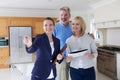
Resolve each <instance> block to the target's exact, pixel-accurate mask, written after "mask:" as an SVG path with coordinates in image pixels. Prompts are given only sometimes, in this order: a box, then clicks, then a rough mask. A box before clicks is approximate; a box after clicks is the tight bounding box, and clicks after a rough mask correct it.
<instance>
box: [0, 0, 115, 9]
mask: <svg viewBox="0 0 120 80" xmlns="http://www.w3.org/2000/svg"><path fill="white" fill-rule="evenodd" d="M110 1H111V0H0V8H9V9H10V8H12V9H14V8H15V9H41V10H58V9H59V8H60V7H61V6H69V7H70V8H71V9H72V10H88V9H91V8H93V7H94V6H93V5H95V4H97V3H100V2H110ZM112 1H113V0H112Z"/></svg>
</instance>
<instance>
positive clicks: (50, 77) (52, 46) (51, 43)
mask: <svg viewBox="0 0 120 80" xmlns="http://www.w3.org/2000/svg"><path fill="white" fill-rule="evenodd" d="M50 46H51V50H52V54H53V52H54V44H53V42H50ZM52 78H54V75H53V69H51V72H50V75H49V76H48V78H47V79H52Z"/></svg>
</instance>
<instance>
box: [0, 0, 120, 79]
mask: <svg viewBox="0 0 120 80" xmlns="http://www.w3.org/2000/svg"><path fill="white" fill-rule="evenodd" d="M50 1H53V0H49V2H50ZM58 1H59V0H58ZM86 1H88V0H86ZM103 1H104V4H103V3H102V4H101V5H98V4H96V5H93V6H95V7H94V11H93V12H91V11H88V13H87V12H85V11H82V12H79V11H75V10H71V12H72V18H73V17H74V16H76V15H81V16H83V17H84V18H85V21H86V23H87V25H88V26H89V25H90V24H91V22H90V21H91V19H93V18H92V17H91V15H92V16H93V15H94V16H93V17H94V22H93V23H94V25H93V24H92V25H93V26H94V27H95V28H92V29H91V27H88V28H87V31H86V32H92V33H94V32H95V30H96V31H98V33H99V34H97V35H95V36H98V35H99V37H97V38H96V44H97V45H98V46H102V45H115V46H117V47H118V46H120V37H119V34H120V9H119V7H120V1H119V0H110V1H109V2H107V0H103ZM66 2H67V1H66ZM25 3H26V4H27V2H25ZM105 3H106V4H105ZM0 4H1V5H3V3H2V2H1V3H0ZM4 4H5V3H4ZM99 4H100V2H99ZM16 5H17V4H14V5H12V6H11V7H10V8H8V7H9V6H7V7H1V8H0V9H1V10H0V16H1V17H0V22H1V23H0V36H1V37H6V38H5V39H8V36H9V31H6V32H2V31H4V30H6V28H7V29H9V28H8V27H6V26H32V27H33V30H32V35H33V36H35V35H36V34H37V33H42V30H41V29H40V32H39V31H38V27H36V26H40V25H42V23H39V22H40V21H42V20H43V19H41V18H40V19H39V17H46V16H52V17H54V18H55V19H56V18H58V16H59V14H57V13H59V12H58V11H59V10H58V9H59V8H58V9H57V10H52V11H49V10H48V12H49V14H48V12H47V10H43V9H42V10H38V9H35V10H30V9H28V8H26V9H27V10H28V11H26V9H23V8H15V9H13V7H14V6H16ZM21 5H22V3H21ZM33 5H34V4H33ZM49 5H50V4H49ZM66 5H67V4H66ZM26 7H28V6H26ZM44 7H45V6H44ZM34 8H35V7H34ZM70 8H71V7H70ZM73 11H74V12H73ZM28 12H29V14H28ZM53 14H54V15H53ZM4 16H8V17H4ZM6 22H7V24H6ZM1 26H2V27H1ZM3 26H5V28H3ZM6 48H7V50H5V51H6V53H9V50H10V47H9V45H8V46H5V49H6ZM2 51H3V52H4V49H3V47H2V48H1V49H0V53H2ZM118 54H119V53H118ZM6 55H8V54H6ZM33 58H34V55H33ZM7 59H8V58H7ZM6 61H7V60H6ZM7 63H8V64H9V60H8V61H7ZM25 65H26V64H25ZM17 66H21V68H19V67H18V69H19V70H20V71H21V72H22V73H25V74H26V75H28V74H30V73H29V72H28V71H29V70H26V69H28V67H30V68H29V69H31V68H32V66H27V65H26V67H23V65H22V64H18V65H17ZM7 67H8V66H7ZM12 67H13V68H14V67H16V65H15V66H14V65H12ZM25 70H26V71H25ZM1 72H2V71H1ZM13 72H16V71H14V70H13ZM18 74H19V73H18ZM98 74H100V73H98ZM119 74H120V73H119ZM11 75H13V74H11ZM100 75H101V74H100ZM0 76H1V74H0ZM103 76H104V75H103ZM98 77H99V76H98ZM20 80H22V79H20ZM26 80H27V79H26ZM101 80H104V79H101ZM105 80H107V79H105ZM108 80H109V78H108Z"/></svg>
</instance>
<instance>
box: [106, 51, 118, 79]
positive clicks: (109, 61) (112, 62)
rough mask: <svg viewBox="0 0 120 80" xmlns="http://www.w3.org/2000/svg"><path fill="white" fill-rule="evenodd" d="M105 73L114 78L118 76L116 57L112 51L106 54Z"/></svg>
mask: <svg viewBox="0 0 120 80" xmlns="http://www.w3.org/2000/svg"><path fill="white" fill-rule="evenodd" d="M105 74H106V75H107V76H109V77H111V78H113V79H115V78H116V75H117V74H116V57H115V55H114V54H113V55H112V53H109V52H108V53H107V54H106V56H105Z"/></svg>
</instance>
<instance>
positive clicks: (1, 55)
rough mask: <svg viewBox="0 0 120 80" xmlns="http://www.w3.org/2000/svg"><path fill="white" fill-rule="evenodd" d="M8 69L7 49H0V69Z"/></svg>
mask: <svg viewBox="0 0 120 80" xmlns="http://www.w3.org/2000/svg"><path fill="white" fill-rule="evenodd" d="M8 67H9V48H8V47H7V48H0V68H8Z"/></svg>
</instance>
